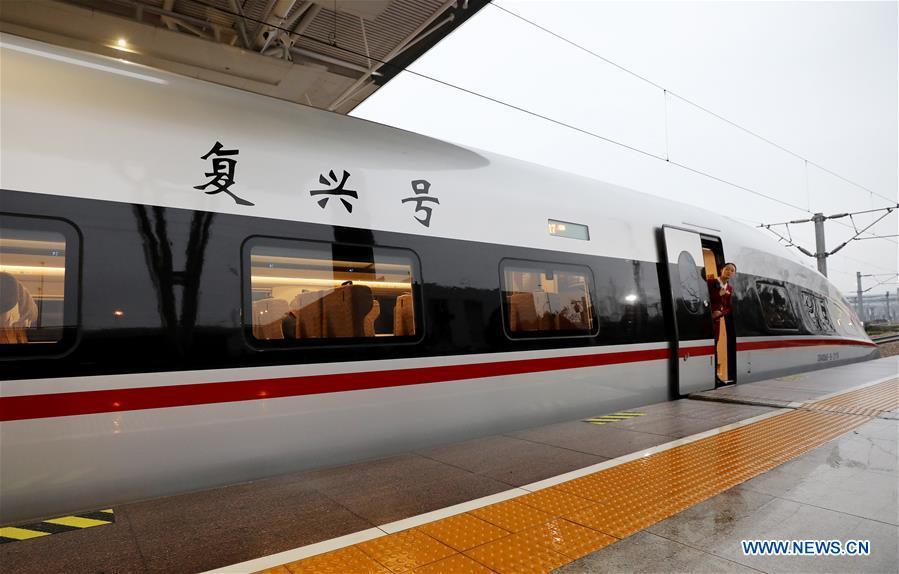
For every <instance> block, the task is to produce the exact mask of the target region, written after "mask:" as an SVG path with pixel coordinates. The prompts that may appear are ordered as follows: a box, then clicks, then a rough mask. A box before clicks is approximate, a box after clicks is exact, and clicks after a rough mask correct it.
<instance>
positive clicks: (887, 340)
mask: <svg viewBox="0 0 899 574" xmlns="http://www.w3.org/2000/svg"><path fill="white" fill-rule="evenodd" d="M871 340H872V341H874V342H875V343H877V344H878V345H883V344H884V343H895V342H896V341H899V335H886V336H884V337H871Z"/></svg>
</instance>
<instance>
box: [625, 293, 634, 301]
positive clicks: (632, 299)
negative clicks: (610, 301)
mask: <svg viewBox="0 0 899 574" xmlns="http://www.w3.org/2000/svg"><path fill="white" fill-rule="evenodd" d="M624 300H625V301H627V302H628V303H633V302H635V301H636V300H637V296H636V295H634V294H633V293H631V294H630V295H627V296H625V298H624Z"/></svg>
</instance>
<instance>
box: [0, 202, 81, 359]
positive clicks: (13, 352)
mask: <svg viewBox="0 0 899 574" xmlns="http://www.w3.org/2000/svg"><path fill="white" fill-rule="evenodd" d="M0 229H2V230H4V231H6V230H16V229H19V230H23V231H46V232H49V233H58V234H60V235H62V236H63V238H64V239H65V242H66V248H65V251H66V253H65V279H64V281H63V303H62V323H63V324H62V326H61V328H62V335H61V336H60V337H59V339H58V340H56V341H52V342H47V343H40V344H34V345H29V344H18V345H0V361H6V360H22V359H56V358H60V357H63V356H65V355H67V354H69V353H71V352H72V350H73V349H74V348H75V346H76V345H77V344H78V341H79V339H80V337H81V289H80V286H81V259H82V257H81V245H82V237H81V231H80V230H79V229H78V226H77V225H75V224H74V223H73V222H71V221H69V220H67V219H62V218H59V217H46V216H41V215H31V214H22V213H12V212H0Z"/></svg>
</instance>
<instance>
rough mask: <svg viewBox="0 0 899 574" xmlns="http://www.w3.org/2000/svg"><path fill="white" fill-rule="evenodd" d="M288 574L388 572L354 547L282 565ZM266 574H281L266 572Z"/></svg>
mask: <svg viewBox="0 0 899 574" xmlns="http://www.w3.org/2000/svg"><path fill="white" fill-rule="evenodd" d="M284 566H285V567H286V568H287V570H288V571H289V572H290V574H390V570H388V569H387V568H385V567H384V566H382V565H381V564H379V563H378V562H376V561H375V560H373V559H372V558H371V557H370V556H368V555H366V554H365V553H364V552H362V551H361V550H359V548H357V547H356V546H349V547H347V548H341V549H340V550H334V551H332V552H326V553H325V554H319V555H318V556H313V557H311V558H306V559H305V560H298V561H296V562H291V563H290V564H285V565H284ZM265 573H266V574H269V573H271V574H283V572H282V571H280V570H275V569H272V570H266V571H265Z"/></svg>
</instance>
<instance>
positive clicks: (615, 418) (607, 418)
mask: <svg viewBox="0 0 899 574" xmlns="http://www.w3.org/2000/svg"><path fill="white" fill-rule="evenodd" d="M645 414H646V413H639V412H634V411H619V412H617V413H612V414H610V415H602V416H598V417H592V418H589V419H584V422H585V423H590V424H594V425H604V424H606V423H616V422H619V421H626V420H628V419H632V418H636V417H642V416H643V415H645Z"/></svg>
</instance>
